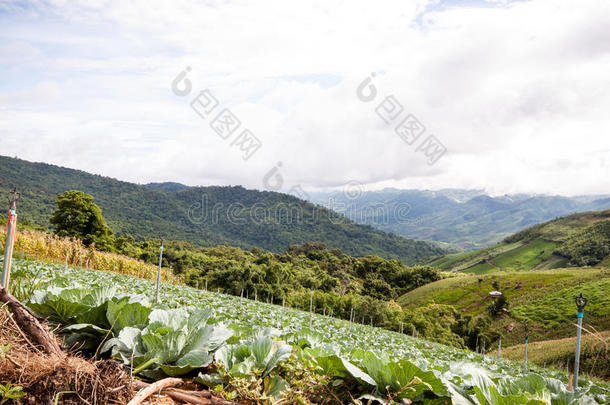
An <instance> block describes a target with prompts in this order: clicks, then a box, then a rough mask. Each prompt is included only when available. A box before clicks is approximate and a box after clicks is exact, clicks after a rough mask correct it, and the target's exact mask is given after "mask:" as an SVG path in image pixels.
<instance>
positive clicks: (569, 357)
mask: <svg viewBox="0 0 610 405" xmlns="http://www.w3.org/2000/svg"><path fill="white" fill-rule="evenodd" d="M575 349H576V337H571V338H565V339H556V340H545V341H541V342H535V341H534V342H530V343H529V345H528V348H527V357H528V361H531V362H532V363H534V364H536V365H538V366H541V367H554V368H558V369H561V370H564V369H565V368H566V365H568V369H569V370H570V371H571V370H572V368H573V366H574V352H575ZM609 349H610V331H604V332H597V331H595V330H594V329H592V328H591V327H588V326H585V327H583V335H582V340H581V359H580V370H581V372H583V373H586V374H589V375H591V376H595V377H599V378H603V379H606V380H608V379H610V350H609ZM524 352H525V345H523V344H520V345H516V346H511V347H507V348H505V349H502V357H504V358H507V359H510V360H516V361H523V356H524Z"/></svg>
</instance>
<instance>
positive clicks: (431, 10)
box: [0, 0, 610, 195]
mask: <svg viewBox="0 0 610 405" xmlns="http://www.w3.org/2000/svg"><path fill="white" fill-rule="evenodd" d="M608 27H610V2H609V1H607V0H569V1H568V0H531V1H491V0H468V1H458V0H451V1H449V0H448V1H438V0H437V1H433V0H414V1H409V0H395V1H394V0H378V1H370V0H369V1H360V0H344V1H328V0H320V1H285V0H265V1H262V0H260V1H252V0H234V1H229V0H224V1H216V0H209V1H194V0H172V1H160V0H139V1H138V0H136V1H129V2H127V1H106V0H89V1H63V0H55V1H11V0H8V1H7V0H0V77H1V79H0V155H8V156H17V157H19V158H22V159H26V160H31V161H41V162H46V163H52V164H57V165H61V166H64V167H70V168H76V169H81V170H85V171H88V172H92V173H96V174H102V175H105V176H110V177H114V178H118V179H121V180H126V181H131V182H136V183H148V182H161V181H176V182H181V183H184V184H188V185H243V186H245V187H247V188H255V189H260V190H271V191H281V192H293V191H294V190H298V189H303V190H311V191H314V190H328V189H341V188H344V187H347V186H350V187H352V186H354V185H356V186H357V187H360V188H362V189H365V190H374V189H381V188H384V187H396V188H410V189H413V188H417V189H441V188H471V189H484V190H486V191H487V192H488V193H490V194H492V195H498V194H506V193H544V194H561V195H580V194H607V193H608V192H610V141H609V135H610V29H608Z"/></svg>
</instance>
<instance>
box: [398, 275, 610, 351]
mask: <svg viewBox="0 0 610 405" xmlns="http://www.w3.org/2000/svg"><path fill="white" fill-rule="evenodd" d="M495 283H498V284H499V287H500V288H499V290H500V291H501V292H502V293H503V294H504V296H505V297H506V298H507V299H508V301H509V314H508V315H506V316H502V317H499V318H497V319H494V320H493V325H494V327H493V329H495V330H498V331H503V335H504V337H503V341H504V343H505V344H506V345H513V344H518V343H520V342H521V341H522V339H523V336H524V330H525V325H526V324H527V325H528V327H529V329H530V339H531V340H532V341H538V340H548V339H559V338H565V337H570V336H573V335H574V328H575V327H574V324H573V322H574V321H575V318H576V307H575V306H574V297H575V296H577V295H578V294H579V293H581V292H582V293H583V294H584V295H585V296H586V297H587V298H588V299H589V303H588V306H587V308H586V311H585V313H586V316H585V324H586V325H593V327H594V328H595V329H597V330H598V331H604V330H609V329H610V295H609V294H608V291H610V269H594V268H588V269H580V268H577V269H553V270H539V271H520V272H506V273H495V274H488V275H485V276H476V275H466V276H461V277H455V278H448V279H444V280H440V281H436V282H433V283H430V284H427V285H425V286H422V287H419V288H417V289H415V290H413V291H410V292H408V293H406V294H404V295H403V296H402V297H400V298H399V299H398V303H399V304H400V305H401V306H403V307H406V308H418V307H421V306H425V305H427V304H430V303H437V304H447V305H452V306H454V307H455V308H456V309H457V310H458V311H459V312H460V313H462V314H464V315H471V316H475V317H476V316H482V315H486V308H487V305H488V304H489V303H490V302H491V301H492V298H491V297H490V295H489V292H490V291H493V290H495V289H496V287H495V286H494V284H495ZM498 284H495V285H496V286H497V285H498ZM511 324H512V331H511V332H508V331H507V330H506V329H505V328H509V325H511Z"/></svg>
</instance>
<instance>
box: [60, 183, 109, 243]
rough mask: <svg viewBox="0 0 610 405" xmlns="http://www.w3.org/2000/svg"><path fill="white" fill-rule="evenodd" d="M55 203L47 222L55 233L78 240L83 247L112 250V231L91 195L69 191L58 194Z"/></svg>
mask: <svg viewBox="0 0 610 405" xmlns="http://www.w3.org/2000/svg"><path fill="white" fill-rule="evenodd" d="M56 203H57V209H56V210H55V212H53V215H51V218H50V220H49V221H50V222H51V224H52V225H53V227H54V229H55V233H57V234H58V235H60V236H72V237H75V238H79V239H81V240H82V241H83V243H84V244H85V245H91V244H92V243H95V246H96V247H97V248H98V249H101V250H112V249H113V237H112V230H111V229H110V228H109V227H108V225H106V220H105V219H104V217H103V216H102V210H101V209H100V207H98V206H97V205H96V204H95V203H94V202H93V197H92V196H91V195H89V194H85V193H83V192H82V191H78V190H69V191H66V192H64V193H62V194H59V195H58V196H57V201H56Z"/></svg>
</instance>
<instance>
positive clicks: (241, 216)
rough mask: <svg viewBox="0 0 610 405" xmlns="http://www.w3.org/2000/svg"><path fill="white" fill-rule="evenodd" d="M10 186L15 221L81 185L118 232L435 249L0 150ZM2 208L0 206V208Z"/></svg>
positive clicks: (267, 196) (255, 243)
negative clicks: (17, 197)
mask: <svg viewBox="0 0 610 405" xmlns="http://www.w3.org/2000/svg"><path fill="white" fill-rule="evenodd" d="M13 187H17V188H18V189H19V190H20V191H21V192H22V194H23V197H22V199H21V201H20V202H19V218H20V221H29V222H31V223H34V224H37V225H41V226H44V227H48V226H49V223H48V218H49V217H50V215H51V213H52V212H53V210H54V209H55V200H56V198H57V194H58V193H62V192H64V191H66V190H73V189H74V190H81V191H84V192H86V193H89V194H91V195H92V196H93V197H94V198H95V202H96V203H97V204H98V205H99V206H100V207H101V208H102V210H103V214H104V217H105V218H106V220H107V222H108V225H109V226H110V227H111V229H112V230H113V231H114V232H115V233H117V234H119V235H120V234H131V235H134V236H135V237H137V238H141V239H149V238H153V237H165V238H166V239H173V240H184V241H188V242H192V243H194V244H196V245H199V246H207V247H210V246H217V245H230V246H237V247H240V248H243V249H251V248H254V247H259V248H262V249H265V250H269V251H272V252H276V253H281V252H283V251H284V250H285V249H286V248H287V247H288V246H289V245H294V244H302V243H305V242H309V241H317V242H322V243H324V244H325V245H326V246H327V247H328V248H329V249H334V248H339V249H341V250H342V251H343V252H345V253H346V254H349V255H351V256H365V255H369V254H376V255H378V256H380V257H383V258H386V259H400V260H402V261H403V262H405V263H406V264H411V263H413V262H415V261H418V260H422V259H425V258H428V257H430V256H434V255H438V254H439V253H441V252H442V249H440V248H439V247H438V246H435V245H434V244H430V243H427V242H422V241H414V240H411V239H407V238H405V237H401V236H397V235H392V234H388V233H386V232H383V231H380V230H377V229H374V228H372V227H370V226H367V225H360V224H357V223H355V222H353V221H351V220H348V219H346V218H344V217H342V216H341V215H338V214H336V213H335V212H333V211H330V210H328V209H326V208H324V207H321V206H318V205H314V204H312V203H309V202H306V201H303V200H300V199H298V198H295V197H293V196H290V195H287V194H281V193H275V192H266V191H264V192H261V191H256V190H247V189H245V188H243V187H240V186H236V187H217V186H211V187H188V186H184V185H182V184H179V183H152V184H148V185H138V184H133V183H128V182H124V181H119V180H116V179H111V178H109V177H103V176H99V175H93V174H89V173H86V172H84V171H80V170H73V169H67V168H63V167H59V166H54V165H49V164H46V163H32V162H27V161H25V160H21V159H17V158H10V157H4V156H0V196H6V195H8V191H9V190H10V189H12V188H13ZM0 214H1V212H0Z"/></svg>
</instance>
